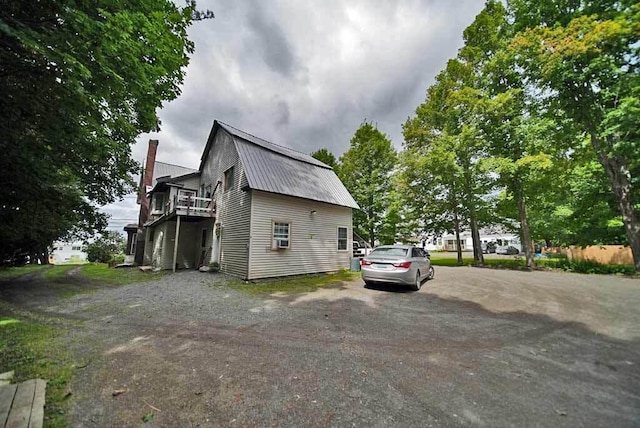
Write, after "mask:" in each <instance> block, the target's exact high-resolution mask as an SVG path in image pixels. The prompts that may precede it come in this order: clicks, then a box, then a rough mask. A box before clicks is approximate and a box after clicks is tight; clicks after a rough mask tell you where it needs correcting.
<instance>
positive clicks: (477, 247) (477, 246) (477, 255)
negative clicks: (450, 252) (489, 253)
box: [470, 209, 484, 266]
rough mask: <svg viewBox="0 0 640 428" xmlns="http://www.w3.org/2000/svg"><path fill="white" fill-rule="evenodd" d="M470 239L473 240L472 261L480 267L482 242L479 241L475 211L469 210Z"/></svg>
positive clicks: (482, 263) (482, 256)
mask: <svg viewBox="0 0 640 428" xmlns="http://www.w3.org/2000/svg"><path fill="white" fill-rule="evenodd" d="M470 217H471V239H472V240H473V259H474V260H475V261H476V263H477V264H479V265H480V266H483V265H484V255H483V254H482V242H481V241H480V231H479V230H478V215H477V214H476V210H475V209H472V210H471V216H470Z"/></svg>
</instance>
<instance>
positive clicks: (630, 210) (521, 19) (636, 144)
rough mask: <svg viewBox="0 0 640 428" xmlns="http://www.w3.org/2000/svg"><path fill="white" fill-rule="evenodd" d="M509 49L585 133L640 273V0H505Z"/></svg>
mask: <svg viewBox="0 0 640 428" xmlns="http://www.w3.org/2000/svg"><path fill="white" fill-rule="evenodd" d="M510 5H511V9H512V11H513V15H514V18H515V23H516V25H517V28H518V29H520V32H519V33H518V34H516V35H515V37H514V38H513V40H512V42H511V44H510V46H509V47H510V53H511V55H512V56H513V57H514V58H515V60H516V63H517V64H518V66H519V67H521V68H522V69H523V70H524V71H525V73H526V76H527V78H528V79H529V82H530V84H531V85H535V86H537V87H538V88H539V92H540V94H542V95H544V96H546V97H547V101H548V102H549V103H552V104H553V105H555V106H557V108H559V109H562V110H563V111H564V112H566V114H567V115H568V116H569V117H570V118H571V119H573V120H574V121H575V123H576V124H577V125H578V126H580V127H581V128H582V130H583V132H584V133H585V134H586V135H587V136H588V138H589V140H590V143H591V146H592V148H593V150H594V152H595V155H596V157H597V159H598V161H599V162H600V164H601V165H602V167H603V169H604V171H605V172H606V175H607V178H608V180H609V184H610V187H611V191H612V193H613V195H614V197H615V200H616V201H617V203H618V208H619V210H620V213H621V215H622V221H623V223H624V226H625V230H626V235H627V240H628V242H629V245H630V246H631V250H632V252H633V258H634V264H635V268H636V270H640V212H639V210H638V203H639V202H640V190H639V184H638V183H639V182H640V180H639V177H640V128H639V127H638V124H637V118H638V115H639V114H640V61H638V58H639V56H640V55H639V54H640V4H638V3H637V2H636V1H632V0H625V1H614V0H605V1H585V2H579V3H576V4H572V5H571V7H569V5H568V4H565V3H563V2H558V3H555V2H550V3H549V2H543V3H540V2H536V1H531V0H513V1H511V3H510Z"/></svg>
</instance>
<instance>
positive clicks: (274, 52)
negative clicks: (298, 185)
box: [104, 0, 484, 230]
mask: <svg viewBox="0 0 640 428" xmlns="http://www.w3.org/2000/svg"><path fill="white" fill-rule="evenodd" d="M483 4H484V0H422V1H412V0H407V1H392V0H389V1H370V0H368V1H364V0H362V1H358V0H349V1H335V0H328V1H327V0H325V1H314V2H301V1H293V0H289V1H286V0H283V1H279V0H271V1H268V2H267V1H259V0H246V1H241V2H239V1H233V0H229V1H213V0H209V1H205V0H199V1H198V7H199V8H201V9H211V10H213V11H214V13H215V15H216V17H215V19H213V20H206V21H201V22H196V23H194V25H193V26H192V27H191V28H190V30H189V37H190V39H191V40H192V41H194V42H195V53H194V54H193V55H192V58H191V63H190V65H189V67H188V68H187V70H186V78H185V82H184V85H183V87H182V94H181V95H180V96H179V97H178V98H177V99H176V100H174V101H172V102H170V103H166V104H165V105H164V106H163V108H162V109H161V110H160V111H159V116H160V120H161V121H162V125H161V128H162V130H161V131H160V132H158V133H152V134H143V135H141V136H140V137H139V138H138V139H137V143H136V145H135V146H134V147H133V156H134V158H135V159H136V160H137V161H139V162H141V163H142V162H143V160H144V158H145V155H146V150H147V142H148V140H149V139H150V138H153V139H158V140H159V141H160V144H159V146H158V154H157V157H156V160H158V161H162V162H168V163H173V164H177V165H182V166H186V167H191V168H194V169H197V168H198V165H199V160H200V155H201V154H202V150H203V149H204V145H205V143H206V139H207V137H208V135H209V131H210V129H211V126H212V124H213V121H214V119H218V120H221V121H223V122H226V123H228V124H230V125H232V126H235V127H236V128H239V129H242V130H243V131H246V132H248V133H250V134H253V135H256V136H258V137H261V138H264V139H266V140H268V141H271V142H273V143H276V144H280V145H284V146H288V147H291V148H293V149H295V150H298V151H301V152H305V153H311V152H313V151H315V150H317V149H319V148H322V147H324V148H327V149H329V150H330V151H332V152H333V153H334V154H335V155H336V156H338V157H339V156H340V155H341V154H342V153H343V152H344V151H345V150H347V149H348V147H349V140H350V139H351V137H352V136H353V134H354V132H355V131H356V129H357V128H358V127H359V125H360V124H361V123H362V122H363V121H364V120H367V121H372V122H374V123H376V124H377V126H378V129H379V130H381V131H382V132H384V133H386V134H387V135H388V136H389V137H390V138H391V140H392V141H393V143H394V145H395V146H396V148H398V149H400V148H401V147H402V141H403V140H402V124H403V123H404V122H405V121H406V119H407V118H408V117H409V116H411V115H413V114H414V111H415V109H416V107H417V106H418V105H419V104H420V103H421V102H423V101H424V97H425V93H426V89H427V87H428V86H429V85H431V84H432V83H433V81H434V77H435V76H436V74H437V73H438V72H439V71H440V70H442V69H443V68H444V66H445V64H446V61H447V60H448V59H449V58H452V57H454V56H455V55H456V54H457V51H458V49H459V48H460V47H461V45H462V32H463V30H464V29H465V27H467V26H468V25H469V24H471V22H472V21H473V19H474V17H475V16H476V15H477V14H478V13H479V12H480V10H481V9H482V7H483ZM104 210H105V211H106V212H108V213H110V214H111V215H112V218H113V220H112V221H111V223H110V229H115V230H122V227H123V226H124V224H126V223H136V222H137V217H138V206H137V205H136V203H135V197H126V198H125V199H124V200H123V201H122V202H120V203H117V204H113V205H109V206H107V207H104Z"/></svg>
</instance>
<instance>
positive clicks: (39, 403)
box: [0, 379, 47, 428]
mask: <svg viewBox="0 0 640 428" xmlns="http://www.w3.org/2000/svg"><path fill="white" fill-rule="evenodd" d="M46 387H47V381H45V380H42V379H30V380H27V381H25V382H22V383H18V384H9V385H0V427H2V428H40V427H42V422H43V419H44V392H45V389H46Z"/></svg>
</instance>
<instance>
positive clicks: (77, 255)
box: [49, 241, 87, 264]
mask: <svg viewBox="0 0 640 428" xmlns="http://www.w3.org/2000/svg"><path fill="white" fill-rule="evenodd" d="M86 261H87V253H85V252H84V251H82V242H79V241H78V242H60V241H58V242H54V243H53V247H52V250H51V253H50V255H49V262H50V263H53V264H62V263H85V262H86Z"/></svg>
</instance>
